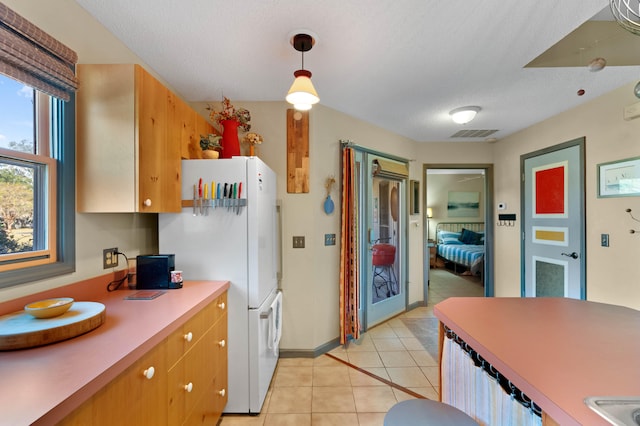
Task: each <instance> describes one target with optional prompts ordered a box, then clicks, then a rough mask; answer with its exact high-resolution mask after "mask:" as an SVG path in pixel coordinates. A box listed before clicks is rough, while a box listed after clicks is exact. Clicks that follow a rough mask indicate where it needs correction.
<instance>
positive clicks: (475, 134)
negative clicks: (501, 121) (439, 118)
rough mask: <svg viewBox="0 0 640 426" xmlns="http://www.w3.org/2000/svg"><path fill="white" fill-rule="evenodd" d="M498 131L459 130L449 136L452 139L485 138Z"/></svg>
mask: <svg viewBox="0 0 640 426" xmlns="http://www.w3.org/2000/svg"><path fill="white" fill-rule="evenodd" d="M497 131H498V130H460V131H459V132H456V133H454V134H453V135H451V137H452V138H486V137H487V136H489V135H492V134H494V133H495V132H497Z"/></svg>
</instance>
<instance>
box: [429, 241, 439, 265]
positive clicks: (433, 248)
mask: <svg viewBox="0 0 640 426" xmlns="http://www.w3.org/2000/svg"><path fill="white" fill-rule="evenodd" d="M427 247H429V268H436V267H437V266H436V254H437V252H438V246H437V245H436V243H435V242H434V241H429V243H428V244H427Z"/></svg>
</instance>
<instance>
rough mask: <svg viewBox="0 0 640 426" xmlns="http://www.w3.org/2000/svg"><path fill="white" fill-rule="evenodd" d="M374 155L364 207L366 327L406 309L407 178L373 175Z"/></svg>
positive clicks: (366, 182)
mask: <svg viewBox="0 0 640 426" xmlns="http://www.w3.org/2000/svg"><path fill="white" fill-rule="evenodd" d="M373 158H374V156H372V155H367V160H366V161H367V165H368V171H367V173H366V174H364V176H363V177H364V179H363V181H365V184H364V185H363V186H364V191H363V192H362V193H361V194H362V197H363V198H362V201H363V202H362V204H361V206H363V207H365V206H366V211H364V212H363V213H364V214H363V215H362V218H363V226H362V229H363V230H366V231H365V233H366V235H364V236H363V237H364V238H362V242H363V244H362V251H361V252H362V254H363V255H362V257H361V259H362V265H363V268H362V274H361V281H360V286H361V291H362V297H361V300H362V301H366V305H365V306H364V307H365V310H366V311H365V315H364V321H363V324H365V327H366V328H369V327H372V326H373V325H375V324H378V323H380V322H382V321H384V320H386V319H388V318H390V317H392V316H394V315H397V314H398V313H400V312H403V311H404V310H405V307H406V295H405V285H404V281H405V278H404V277H405V270H404V268H405V266H404V265H405V262H404V232H405V223H404V222H405V219H404V218H405V215H406V194H405V192H406V191H405V185H406V179H396V178H393V177H386V176H373V175H372V173H371V170H372V168H371V161H372V159H373Z"/></svg>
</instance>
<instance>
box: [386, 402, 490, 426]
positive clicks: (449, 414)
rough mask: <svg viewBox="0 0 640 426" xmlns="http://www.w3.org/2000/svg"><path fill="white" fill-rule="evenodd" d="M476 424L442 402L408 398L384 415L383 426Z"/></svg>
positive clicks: (470, 418)
mask: <svg viewBox="0 0 640 426" xmlns="http://www.w3.org/2000/svg"><path fill="white" fill-rule="evenodd" d="M436 425H438V426H442V425H455V426H478V423H477V422H476V421H475V420H473V418H472V417H470V416H468V415H467V414H466V413H464V412H462V411H460V410H458V409H457V408H455V407H452V406H451V405H448V404H445V403H443V402H438V401H431V400H429V399H409V400H406V401H402V402H398V403H397V404H396V405H394V406H393V407H391V409H390V410H389V412H388V413H387V414H386V415H385V416H384V426H436Z"/></svg>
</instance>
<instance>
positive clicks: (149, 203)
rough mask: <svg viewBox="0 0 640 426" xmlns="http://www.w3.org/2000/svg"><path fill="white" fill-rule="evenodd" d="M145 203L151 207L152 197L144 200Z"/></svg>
mask: <svg viewBox="0 0 640 426" xmlns="http://www.w3.org/2000/svg"><path fill="white" fill-rule="evenodd" d="M144 205H145V206H147V207H151V199H149V198H147V199H146V200H144Z"/></svg>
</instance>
